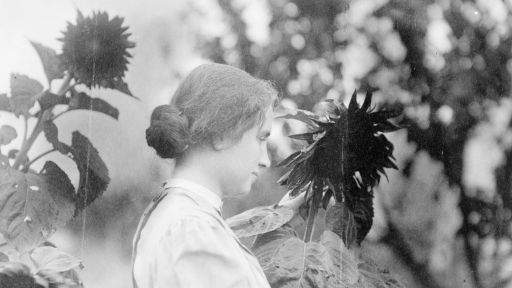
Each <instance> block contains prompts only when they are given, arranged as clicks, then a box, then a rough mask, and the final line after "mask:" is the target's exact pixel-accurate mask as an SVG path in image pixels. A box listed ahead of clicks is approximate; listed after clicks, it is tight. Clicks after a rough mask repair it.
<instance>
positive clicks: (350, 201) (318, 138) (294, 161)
mask: <svg viewBox="0 0 512 288" xmlns="http://www.w3.org/2000/svg"><path fill="white" fill-rule="evenodd" d="M356 98H357V93H356V92H354V94H353V95H352V98H351V101H350V104H349V106H348V108H347V107H345V106H344V105H343V104H337V103H334V102H333V101H328V103H327V108H328V109H327V111H326V113H325V115H315V114H312V113H310V112H307V111H298V113H297V114H295V115H292V116H290V115H287V116H285V118H291V119H297V120H300V121H303V122H305V123H307V124H309V126H310V127H311V128H312V132H309V133H304V134H298V135H291V136H290V137H292V138H295V139H300V140H305V141H307V142H308V145H307V146H306V147H305V148H304V149H302V150H301V151H298V152H295V153H293V154H292V155H290V156H289V157H288V158H287V159H285V160H284V161H283V162H281V163H280V164H279V166H285V167H287V168H288V171H287V172H286V173H285V174H284V176H283V177H281V179H279V180H278V183H280V184H283V185H287V186H288V188H289V189H290V190H291V195H292V196H294V195H297V194H298V193H299V192H300V191H302V190H304V189H305V188H306V187H318V189H316V190H315V189H307V190H306V191H307V192H306V193H307V194H306V198H308V199H317V200H316V201H317V203H314V202H315V200H312V202H313V203H312V205H317V204H320V199H321V203H323V204H324V208H325V207H326V206H327V203H328V202H329V200H330V198H331V197H334V198H335V199H336V201H337V202H338V203H343V205H344V207H346V208H348V210H349V211H350V213H351V217H353V219H354V222H355V223H356V225H357V231H358V233H357V234H358V235H357V240H358V242H360V241H362V239H363V238H364V237H365V236H366V234H367V233H368V231H369V230H370V227H371V223H372V218H373V206H372V198H373V187H374V186H375V185H377V184H378V182H379V180H380V176H381V175H386V173H385V171H384V168H394V169H397V167H396V165H395V164H394V162H393V160H394V158H393V144H392V143H391V142H389V141H388V140H387V138H386V137H385V136H384V135H383V133H385V132H391V131H395V130H397V129H400V127H398V126H396V125H394V124H393V123H392V122H390V121H389V120H388V119H389V118H392V117H396V116H398V115H400V112H399V111H389V110H383V111H374V109H372V108H370V104H371V101H372V94H371V93H367V95H366V98H365V100H364V103H363V104H362V105H361V106H359V105H358V104H357V101H356ZM316 194H318V195H316Z"/></svg>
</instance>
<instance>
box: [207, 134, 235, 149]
mask: <svg viewBox="0 0 512 288" xmlns="http://www.w3.org/2000/svg"><path fill="white" fill-rule="evenodd" d="M233 144H234V143H233V140H231V139H228V138H226V137H222V136H219V137H214V138H213V140H212V148H213V150H215V151H220V150H225V149H228V148H229V147H231V146H233Z"/></svg>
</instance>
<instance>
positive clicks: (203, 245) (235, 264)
mask: <svg viewBox="0 0 512 288" xmlns="http://www.w3.org/2000/svg"><path fill="white" fill-rule="evenodd" d="M205 220H206V221H205ZM233 243H234V241H233V238H232V237H231V236H230V235H229V234H227V233H226V231H225V230H224V229H223V228H222V226H221V225H216V223H215V222H214V220H211V221H210V219H200V218H196V217H188V218H186V219H182V220H180V221H178V223H174V224H173V225H171V227H170V228H169V231H168V233H167V234H166V236H165V237H164V238H163V239H162V241H161V244H160V245H159V246H160V247H158V248H157V247H155V248H156V249H162V251H160V252H159V253H158V256H157V263H156V265H155V268H156V269H161V270H162V271H155V272H156V273H155V274H154V275H156V276H157V277H156V279H154V280H155V282H156V283H154V285H153V286H154V287H178V288H180V287H197V288H202V287H205V288H206V287H219V288H228V287H249V279H248V277H247V276H248V272H247V271H245V269H247V267H246V266H247V265H246V264H245V263H243V261H242V258H241V257H240V251H237V249H235V248H238V247H236V246H235V245H233ZM234 244H236V243H234ZM238 250H239V248H238Z"/></svg>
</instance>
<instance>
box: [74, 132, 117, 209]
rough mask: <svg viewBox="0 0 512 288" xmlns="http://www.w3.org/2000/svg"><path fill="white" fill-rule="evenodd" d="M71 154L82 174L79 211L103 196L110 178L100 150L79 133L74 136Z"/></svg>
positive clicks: (77, 196)
mask: <svg viewBox="0 0 512 288" xmlns="http://www.w3.org/2000/svg"><path fill="white" fill-rule="evenodd" d="M71 153H72V154H73V160H74V161H75V163H76V164H77V166H78V171H79V172H80V183H79V187H78V189H77V190H78V191H77V193H76V195H75V203H76V208H77V211H79V210H82V209H83V208H85V207H87V206H88V205H89V204H91V203H92V202H93V201H94V200H96V198H98V197H99V196H100V195H101V194H103V192H104V191H105V190H106V189H107V186H108V183H109V182H110V177H109V176H108V169H107V166H106V165H105V163H104V162H103V160H102V159H101V157H100V155H99V153H98V150H96V148H94V146H93V145H92V144H91V142H90V141H89V139H87V137H85V136H84V135H82V134H80V132H78V131H74V132H73V134H72V138H71Z"/></svg>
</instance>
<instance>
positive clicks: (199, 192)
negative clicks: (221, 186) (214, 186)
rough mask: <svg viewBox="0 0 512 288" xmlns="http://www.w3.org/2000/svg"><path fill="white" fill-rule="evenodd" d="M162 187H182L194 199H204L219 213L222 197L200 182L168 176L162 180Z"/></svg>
mask: <svg viewBox="0 0 512 288" xmlns="http://www.w3.org/2000/svg"><path fill="white" fill-rule="evenodd" d="M163 187H164V189H167V188H182V189H183V190H185V191H186V193H187V195H189V196H191V197H192V198H194V199H197V198H199V199H201V200H203V201H206V202H207V203H208V204H209V205H211V206H212V207H213V208H215V210H217V211H219V213H220V212H221V209H222V199H221V198H220V197H219V195H217V194H216V193H215V192H213V191H212V190H210V189H208V188H206V187H204V186H203V185H201V184H198V183H196V182H194V181H191V180H187V179H184V178H170V179H168V180H166V181H165V182H164V184H163Z"/></svg>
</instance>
